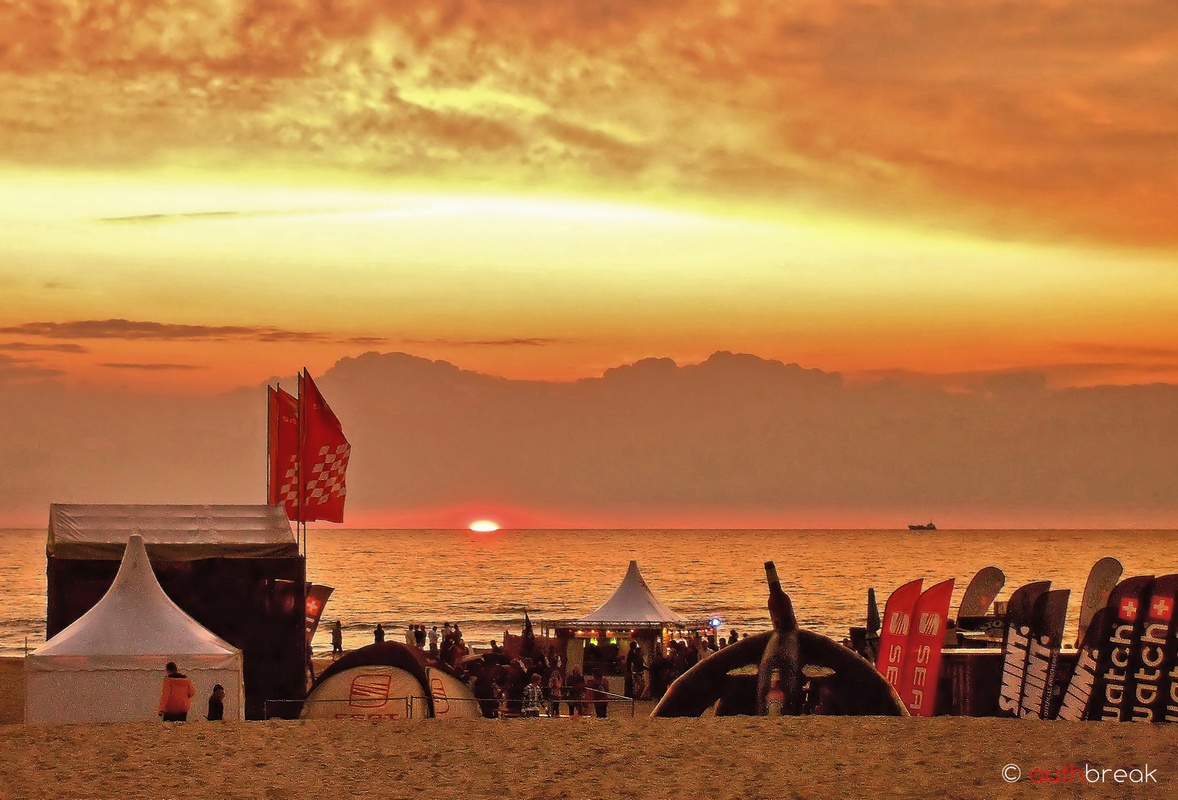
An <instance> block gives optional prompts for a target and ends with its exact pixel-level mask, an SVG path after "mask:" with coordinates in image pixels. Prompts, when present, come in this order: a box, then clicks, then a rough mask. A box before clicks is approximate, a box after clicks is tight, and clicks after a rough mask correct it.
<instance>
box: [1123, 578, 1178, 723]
mask: <svg viewBox="0 0 1178 800" xmlns="http://www.w3.org/2000/svg"><path fill="white" fill-rule="evenodd" d="M1175 597H1178V575H1162V576H1161V577H1160V578H1157V579H1156V580H1155V581H1154V582H1153V589H1152V590H1151V591H1150V593H1149V605H1147V606H1146V608H1145V624H1144V626H1143V627H1142V630H1141V639H1140V640H1139V641H1138V644H1137V647H1136V649H1135V650H1134V652H1133V660H1132V662H1131V664H1130V675H1131V677H1132V679H1133V693H1132V695H1131V700H1132V703H1131V704H1130V706H1129V713H1128V716H1125V717H1122V719H1128V720H1131V721H1133V722H1167V721H1175V720H1174V719H1173V717H1171V716H1169V715H1168V714H1167V706H1168V705H1175V706H1178V702H1175V701H1173V700H1170V697H1171V696H1176V697H1178V684H1176V682H1175V680H1174V677H1175V676H1174V674H1173V673H1175V672H1178V637H1176V635H1175V628H1174V600H1175ZM1175 711H1176V712H1178V708H1176V709H1175ZM1175 716H1178V714H1175Z"/></svg>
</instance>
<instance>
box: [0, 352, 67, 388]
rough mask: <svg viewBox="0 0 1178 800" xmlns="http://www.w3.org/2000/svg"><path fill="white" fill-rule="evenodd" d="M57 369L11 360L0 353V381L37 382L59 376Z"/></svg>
mask: <svg viewBox="0 0 1178 800" xmlns="http://www.w3.org/2000/svg"><path fill="white" fill-rule="evenodd" d="M61 374H62V372H61V370H59V369H53V368H52V367H46V366H42V365H41V364H38V363H37V362H35V361H29V360H28V359H23V358H13V357H12V356H6V355H4V354H2V353H0V381H22V380H39V379H42V378H53V377H56V376H58V375H61Z"/></svg>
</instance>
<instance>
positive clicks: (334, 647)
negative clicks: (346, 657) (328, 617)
mask: <svg viewBox="0 0 1178 800" xmlns="http://www.w3.org/2000/svg"><path fill="white" fill-rule="evenodd" d="M343 654H344V629H343V628H342V627H341V626H340V624H339V620H338V619H337V620H336V621H335V625H333V626H332V628H331V655H332V656H342V655H343Z"/></svg>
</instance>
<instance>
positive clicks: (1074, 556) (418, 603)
mask: <svg viewBox="0 0 1178 800" xmlns="http://www.w3.org/2000/svg"><path fill="white" fill-rule="evenodd" d="M45 540H46V533H45V531H44V530H0V655H3V656H16V655H22V654H24V653H25V652H26V650H33V649H36V648H37V647H38V646H40V645H41V644H43V643H44V641H45V610H46V599H45ZM1105 556H1113V557H1115V558H1117V559H1119V560H1120V561H1121V563H1122V564H1123V565H1124V568H1125V571H1124V576H1125V577H1128V576H1131V575H1141V574H1144V575H1162V574H1165V573H1171V572H1178V531H1174V530H938V531H908V530H505V531H498V532H495V533H473V532H471V531H466V530H330V529H323V528H319V529H312V530H310V531H309V533H308V537H307V574H308V579H309V580H310V581H312V582H314V583H319V584H326V585H328V586H332V587H334V592H333V593H332V595H331V598H330V600H329V601H328V603H327V606H326V609H325V611H324V616H323V619H324V622H325V624H324V625H323V626H322V627H321V628H320V630H319V631H318V633H317V634H316V636H315V640H314V649H315V651H316V653H329V652H330V650H331V644H330V639H329V634H328V631H327V624H326V623H329V622H334V621H335V620H339V621H340V622H341V624H342V627H343V631H344V647H345V648H346V649H349V650H350V649H353V648H356V647H361V646H363V645H366V644H370V643H371V642H372V640H373V639H372V631H373V629H374V628H375V626H376V624H377V623H381V624H382V625H383V626H384V628H385V630H386V631H387V633H388V637H389V639H390V640H393V641H397V640H400V637H403V635H404V632H405V627H406V626H407V625H410V624H424V625H426V626H429V627H432V626H434V625H437V626H439V629H440V628H441V626H442V625H443V624H444V623H445V622H451V623H458V624H459V625H460V626H461V628H462V631H463V633H464V636H465V638H466V640H467V642H468V643H469V644H472V645H473V646H475V647H476V648H485V647H487V646H488V645H489V643H490V641H491V640H492V639H497V640H500V641H502V637H503V633H504V631H510V632H512V633H519V632H520V631H521V630H522V627H523V619H524V612H525V611H527V612H528V614H529V616H530V618H531V620H532V621H533V624H534V625H535V626H536V629H537V631H539V629H540V628H541V627H542V626H543V625H544V624H545V621H557V620H572V619H576V618H577V617H580V616H582V615H584V614H587V613H588V612H591V611H593V610H594V609H596V608H597V607H598V606H600V605H601V604H602V603H604V602H605V601H606V600H608V599H609V597H610V595H611V594H612V593H613V592H614V590H615V589H616V588H617V586H618V584H619V583H620V582H621V580H622V578H623V576H624V575H625V573H626V569H627V566H628V565H629V562H630V561H631V560H635V561H637V562H638V566H639V569H640V570H641V572H642V575H643V577H644V578H645V579H646V582H647V585H648V586H649V587H650V588H651V590H652V591H653V592H654V593H655V594H656V595H657V596H658V597H659V599H661V600H662V601H663V602H664V603H665V604H666V605H668V606H669V607H670V608H672V609H673V610H675V611H676V612H678V613H679V614H681V615H683V616H685V617H688V618H691V619H710V618H713V617H715V618H718V620H719V621H720V628H719V632H720V635H721V636H728V635H729V634H730V633H731V631H732V630H733V629H735V630H737V631H738V632H739V633H740V634H743V633H756V632H758V631H762V630H767V629H768V628H769V627H770V623H769V617H768V612H767V611H766V608H765V600H766V596H767V594H766V586H765V570H764V562H765V561H769V560H772V561H775V562H776V564H777V567H778V572H779V574H780V576H781V580H782V585H783V587H784V588H785V590H786V592H787V593H788V594H789V595H790V597H791V598H792V600H793V603H794V608H795V611H796V613H797V616H798V622H799V624H800V625H801V626H802V627H803V628H809V629H812V630H815V631H818V632H820V633H823V634H825V635H827V636H830V637H832V638H835V639H842V638H843V637H844V636H846V635H847V631H848V629H849V628H850V627H851V626H854V625H863V624H864V622H865V616H866V607H867V590H868V588H874V589H875V591H876V596H877V597H878V599H879V604H880V608H881V611H882V609H883V604H884V602H885V601H886V599H887V597H888V595H889V594H890V593H891V592H892V591H893V590H894V589H896V588H898V587H899V586H901V585H902V584H904V583H907V582H908V581H910V580H913V579H915V578H923V579H924V581H925V586H926V587H928V586H931V585H933V584H934V583H938V582H940V581H943V580H948V579H950V578H952V579H954V581H955V584H954V592H953V611H952V612H951V613H954V614H955V610H956V606H957V604H958V603H959V602H960V600H961V596H962V594H963V593H964V591H965V587H966V585H967V584H968V583H969V580H970V578H971V577H972V576H973V575H974V573H976V572H977V571H978V570H979V569H981V568H983V567H987V566H991V565H992V566H997V567H999V568H1000V569H1002V570H1003V571H1004V572H1005V574H1006V586H1005V588H1004V590H1003V591H1002V592H1001V593H1000V594H999V596H998V599H999V600H1002V599H1005V598H1007V597H1009V595H1010V594H1011V592H1013V591H1014V589H1016V588H1017V587H1019V586H1021V585H1022V584H1024V583H1028V582H1031V581H1034V580H1050V581H1051V582H1052V587H1053V588H1057V589H1071V590H1072V596H1071V607H1070V613H1069V618H1068V629H1067V631H1066V632H1065V641H1072V640H1073V639H1074V638H1075V632H1076V619H1077V617H1078V615H1079V606H1080V600H1081V596H1082V594H1083V590H1084V583H1085V581H1086V579H1087V576H1088V570H1089V569H1090V568H1091V566H1092V564H1093V563H1094V562H1096V561H1097V560H1098V559H1100V558H1102V557H1105Z"/></svg>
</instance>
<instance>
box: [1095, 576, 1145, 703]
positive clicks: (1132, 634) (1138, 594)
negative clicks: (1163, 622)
mask: <svg viewBox="0 0 1178 800" xmlns="http://www.w3.org/2000/svg"><path fill="white" fill-rule="evenodd" d="M1152 586H1153V576H1152V575H1138V576H1136V577H1133V578H1128V579H1126V580H1123V581H1121V582H1120V583H1118V584H1117V588H1115V589H1113V591H1112V594H1111V595H1109V598H1108V606H1107V609H1108V617H1109V620H1108V622H1107V623H1106V628H1107V630H1106V632H1105V637H1104V639H1103V640H1102V641H1101V643H1100V658H1099V661H1098V662H1097V666H1096V683H1095V684H1094V685H1093V687H1092V697H1090V698H1089V700H1088V709H1087V711H1086V712H1085V714H1084V719H1103V720H1114V721H1115V720H1120V719H1122V718H1123V717H1125V716H1127V715H1128V713H1129V708H1130V705H1131V704H1130V702H1129V694H1128V693H1129V692H1130V691H1131V688H1132V676H1131V671H1130V663H1131V661H1132V658H1133V653H1134V651H1135V650H1136V649H1137V648H1138V646H1139V642H1140V639H1141V632H1142V629H1143V628H1144V626H1145V606H1146V604H1147V603H1148V602H1149V597H1150V589H1151V588H1152Z"/></svg>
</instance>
